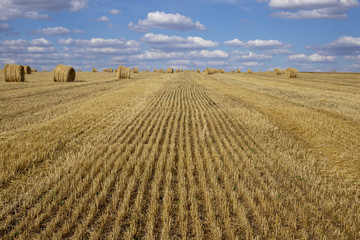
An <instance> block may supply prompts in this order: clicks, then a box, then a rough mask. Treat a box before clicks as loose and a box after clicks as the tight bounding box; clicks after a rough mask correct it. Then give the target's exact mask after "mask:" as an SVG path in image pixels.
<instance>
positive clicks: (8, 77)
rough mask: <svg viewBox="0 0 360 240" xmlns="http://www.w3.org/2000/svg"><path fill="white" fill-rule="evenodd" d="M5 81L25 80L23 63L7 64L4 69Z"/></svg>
mask: <svg viewBox="0 0 360 240" xmlns="http://www.w3.org/2000/svg"><path fill="white" fill-rule="evenodd" d="M3 76H4V80H5V82H24V81H25V69H24V66H22V65H15V64H5V66H4V70H3Z"/></svg>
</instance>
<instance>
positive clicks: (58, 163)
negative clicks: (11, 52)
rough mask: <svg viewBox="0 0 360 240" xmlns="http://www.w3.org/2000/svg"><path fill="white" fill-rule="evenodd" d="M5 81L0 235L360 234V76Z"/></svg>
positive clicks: (98, 76)
mask: <svg viewBox="0 0 360 240" xmlns="http://www.w3.org/2000/svg"><path fill="white" fill-rule="evenodd" d="M76 79H77V81H75V82H70V83H54V82H52V81H51V73H43V72H41V73H40V72H37V73H32V74H31V75H26V80H27V82H24V83H6V82H4V81H3V79H2V78H1V77H0V109H1V110H0V238H4V239H11V238H19V239H51V238H54V239H90V238H91V239H272V238H273V239H360V224H359V223H360V180H359V179H360V75H359V74H350V73H318V74H315V73H300V74H299V78H296V79H287V78H285V77H283V76H275V75H272V74H270V75H269V74H265V73H263V74H261V73H255V74H246V73H240V74H237V73H224V74H220V73H219V74H214V75H207V74H205V73H192V72H184V73H175V74H158V73H139V74H133V75H132V79H121V80H120V79H116V74H115V73H102V72H101V73H100V72H99V73H90V72H80V73H77V77H76Z"/></svg>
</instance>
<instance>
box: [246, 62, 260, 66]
mask: <svg viewBox="0 0 360 240" xmlns="http://www.w3.org/2000/svg"><path fill="white" fill-rule="evenodd" d="M242 65H244V66H246V67H256V66H261V65H263V63H259V62H243V63H242Z"/></svg>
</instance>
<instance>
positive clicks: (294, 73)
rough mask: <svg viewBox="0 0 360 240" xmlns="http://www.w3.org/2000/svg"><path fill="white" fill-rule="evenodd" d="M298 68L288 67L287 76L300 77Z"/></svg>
mask: <svg viewBox="0 0 360 240" xmlns="http://www.w3.org/2000/svg"><path fill="white" fill-rule="evenodd" d="M298 73H299V72H298V70H297V69H296V68H288V69H286V77H287V78H297V77H298Z"/></svg>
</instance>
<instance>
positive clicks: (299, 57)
mask: <svg viewBox="0 0 360 240" xmlns="http://www.w3.org/2000/svg"><path fill="white" fill-rule="evenodd" d="M286 60H287V61H290V62H299V63H333V62H336V60H337V57H335V56H325V55H320V54H318V53H314V54H311V55H309V56H307V55H305V54H296V55H290V56H288V57H287V59H286Z"/></svg>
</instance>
